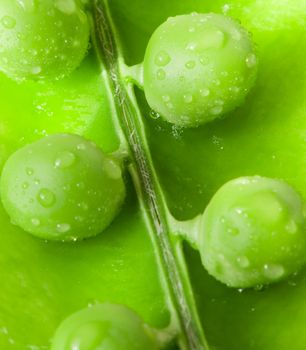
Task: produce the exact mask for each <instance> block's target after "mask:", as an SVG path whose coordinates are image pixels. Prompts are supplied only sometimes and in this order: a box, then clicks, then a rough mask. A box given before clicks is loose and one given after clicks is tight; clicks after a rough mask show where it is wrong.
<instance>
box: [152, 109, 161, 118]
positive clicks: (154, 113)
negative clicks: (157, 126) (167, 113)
mask: <svg viewBox="0 0 306 350" xmlns="http://www.w3.org/2000/svg"><path fill="white" fill-rule="evenodd" d="M150 117H151V118H152V119H158V118H160V114H159V113H157V112H155V111H153V110H151V111H150Z"/></svg>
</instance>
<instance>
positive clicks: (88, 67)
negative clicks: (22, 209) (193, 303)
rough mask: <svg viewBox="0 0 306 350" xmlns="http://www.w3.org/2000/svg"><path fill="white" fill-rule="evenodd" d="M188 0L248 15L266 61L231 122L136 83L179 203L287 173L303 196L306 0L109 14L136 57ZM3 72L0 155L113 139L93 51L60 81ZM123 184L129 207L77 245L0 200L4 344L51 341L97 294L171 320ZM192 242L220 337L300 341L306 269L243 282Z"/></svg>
mask: <svg viewBox="0 0 306 350" xmlns="http://www.w3.org/2000/svg"><path fill="white" fill-rule="evenodd" d="M192 11H198V12H211V11H213V12H216V13H222V12H226V13H228V14H229V15H231V16H233V17H235V18H238V19H240V20H241V22H242V24H243V25H244V26H245V27H246V28H247V29H248V30H249V31H251V32H252V33H253V35H254V41H255V42H256V43H257V45H258V47H257V49H258V55H259V62H260V64H259V67H258V80H257V83H256V85H255V87H254V90H253V91H252V93H251V95H250V96H249V97H248V98H247V100H246V102H245V104H244V105H242V106H241V107H240V108H238V109H237V110H236V111H234V112H232V114H231V115H230V116H229V117H228V118H227V119H226V120H222V121H216V122H214V123H212V124H210V125H207V126H203V127H199V128H197V129H194V130H183V129H181V128H177V127H172V126H169V125H168V124H166V123H165V122H163V121H161V120H153V119H150V118H149V115H150V110H149V108H148V106H147V103H146V101H145V98H144V96H143V93H142V92H140V91H139V92H138V94H137V96H138V101H139V104H140V105H141V109H142V114H143V121H144V124H145V127H146V131H147V135H148V142H149V145H150V149H151V152H152V156H153V160H154V165H155V167H156V169H157V173H158V176H159V181H160V184H161V186H162V189H163V192H164V193H165V195H166V197H167V203H168V205H169V208H170V210H171V212H172V213H173V215H174V216H175V217H176V218H178V219H190V218H192V217H193V216H194V215H197V214H199V213H200V212H203V209H204V208H205V206H206V205H207V203H208V201H209V200H210V198H211V197H212V195H213V193H215V192H216V190H217V189H218V188H219V187H221V185H223V184H224V183H225V182H226V181H228V180H230V179H232V178H235V177H239V176H245V175H254V174H260V175H262V176H269V177H276V178H282V179H284V180H285V181H287V182H288V183H290V184H291V185H292V186H294V187H295V188H296V189H297V190H298V191H299V193H300V194H301V195H302V196H303V197H304V198H306V186H305V180H304V178H305V176H304V171H303V167H304V153H305V150H306V144H305V135H304V134H305V132H304V128H305V126H306V125H305V118H304V114H305V101H304V95H305V69H304V52H305V49H306V47H305V40H303V38H305V34H304V33H305V24H304V22H303V18H304V17H305V9H304V8H303V1H302V0H297V1H295V2H292V1H283V2H282V3H281V4H279V3H277V5H276V2H275V1H274V0H268V1H255V0H246V1H244V2H243V3H241V1H238V0H237V1H220V0H218V1H214V2H210V1H200V0H196V1H194V2H192V4H191V3H190V2H189V1H187V0H186V1H185V0H182V1H179V2H178V1H174V0H169V1H167V2H164V1H162V0H157V1H154V2H151V1H143V0H133V1H132V2H129V3H127V2H125V1H122V0H113V1H111V12H112V16H113V19H114V21H115V25H116V28H117V30H118V33H119V37H120V41H121V43H122V44H123V48H124V53H125V58H126V60H127V63H128V64H131V65H132V64H136V63H138V62H140V61H141V60H142V59H143V55H144V52H145V48H146V44H147V42H148V39H149V36H150V35H151V33H152V32H153V30H154V29H155V28H156V27H157V26H158V25H159V24H160V23H162V22H163V21H164V20H165V19H166V18H167V17H168V16H171V15H172V16H173V15H177V14H182V13H188V12H192ZM144 19H145V20H144ZM0 84H1V88H2V89H1V91H2V97H1V105H0V111H1V117H0V134H1V144H0V150H1V152H0V164H1V166H2V165H3V163H4V161H5V160H6V159H7V157H8V156H9V154H11V153H12V152H13V151H14V150H15V149H17V148H19V147H20V146H22V145H24V144H25V143H28V142H30V141H32V140H35V139H38V138H40V137H41V136H43V135H44V134H46V133H54V132H74V133H78V134H81V135H84V136H86V137H88V138H91V139H93V140H95V141H96V142H97V143H98V144H99V145H100V146H101V148H102V149H103V150H104V151H105V152H111V151H115V150H116V149H117V148H118V145H119V141H118V138H117V135H116V131H115V126H114V125H113V124H112V121H111V120H110V118H109V117H108V116H109V115H110V113H111V107H110V106H109V104H108V99H107V97H106V92H105V87H104V86H103V81H102V79H101V78H100V71H99V66H98V64H97V61H96V58H95V55H94V53H93V50H92V51H91V52H90V54H89V55H88V57H87V58H86V60H85V61H84V62H83V63H82V65H81V67H80V69H79V70H77V71H75V72H74V73H73V74H72V75H71V76H70V77H69V78H66V79H64V80H62V81H59V82H52V83H47V84H45V85H43V86H37V85H36V84H35V83H32V82H28V83H22V84H20V85H17V84H16V83H14V82H12V81H10V80H9V79H7V78H6V77H4V76H2V75H1V77H0ZM16 101H18V103H16ZM128 188H129V190H128V200H127V202H126V205H125V207H124V209H123V211H122V213H121V214H120V216H119V217H118V219H117V220H116V221H115V222H114V223H113V224H112V225H111V226H110V228H109V229H108V230H107V231H106V232H105V235H103V236H101V237H97V238H95V239H93V240H91V241H85V242H81V243H77V244H72V245H69V246H68V245H61V244H58V243H45V242H41V241H38V240H36V239H34V238H32V237H29V236H27V235H25V234H24V232H22V231H21V230H19V229H17V228H16V227H15V226H13V225H12V224H11V223H10V222H9V219H8V217H7V215H6V214H5V213H4V211H3V209H2V208H1V210H0V222H1V234H0V261H1V264H0V273H1V277H2V281H4V282H3V286H2V288H1V292H0V301H1V302H0V347H1V348H4V349H14V350H15V349H16V350H19V349H21V350H23V349H31V347H32V348H35V347H36V348H38V349H46V348H48V342H49V339H50V338H51V337H52V335H53V332H54V330H55V328H56V327H57V325H58V324H59V323H60V321H61V320H62V319H63V318H65V317H66V316H68V315H69V314H71V313H72V312H74V311H77V310H78V309H80V308H83V307H85V306H86V305H88V304H91V303H96V302H97V301H100V302H103V301H105V300H110V301H112V302H118V303H123V304H126V305H128V306H130V307H131V308H133V309H134V310H136V311H137V312H138V313H139V314H140V315H141V316H142V317H143V318H144V320H145V321H146V322H148V323H150V324H151V325H152V326H156V327H163V326H166V325H167V324H168V321H169V314H168V311H167V309H166V306H165V298H166V296H165V295H164V294H163V292H162V287H161V282H160V279H159V276H158V270H157V267H156V264H155V258H154V252H153V249H152V247H151V243H150V240H149V237H148V235H146V234H145V233H146V226H145V223H144V220H143V218H142V217H141V211H140V209H139V205H138V202H137V199H136V196H135V192H134V190H133V188H132V185H131V183H130V182H128ZM135 252H137V253H136V254H135ZM185 254H186V256H187V258H188V267H189V271H190V275H191V277H192V284H193V288H194V290H195V292H196V295H197V306H198V309H199V312H200V316H201V319H202V323H203V326H204V330H205V334H206V336H207V339H208V342H209V344H210V345H211V348H216V349H220V350H226V349H232V350H236V349H237V350H239V349H254V348H255V349H261V350H266V349H269V350H270V349H281V350H283V349H287V348H290V349H294V350H300V349H304V344H305V341H306V339H305V335H304V331H303V330H304V324H305V319H306V302H305V297H304V295H305V289H306V275H305V273H304V272H303V271H302V272H301V273H300V274H299V275H297V276H294V277H293V278H291V279H290V280H288V281H285V282H282V283H279V284H277V285H275V286H273V287H269V288H267V289H263V290H261V291H254V290H248V291H241V290H234V289H229V288H227V287H225V286H223V285H221V284H220V283H218V282H217V281H215V280H214V279H213V278H211V277H209V276H208V275H207V273H206V272H205V270H204V269H203V267H202V265H201V262H200V258H199V255H198V254H197V253H196V252H194V251H193V250H192V249H191V248H190V247H188V246H187V245H186V248H185ZM293 313H294V315H295V317H294V318H292V317H291V315H292V314H293ZM42 323H43V324H44V327H41V324H42ZM221 335H222V336H221ZM292 339H294V345H292ZM293 346H294V347H293Z"/></svg>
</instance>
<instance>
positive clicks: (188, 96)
mask: <svg viewBox="0 0 306 350" xmlns="http://www.w3.org/2000/svg"><path fill="white" fill-rule="evenodd" d="M183 99H184V102H185V103H191V102H192V101H193V97H192V95H191V94H186V95H184V96H183Z"/></svg>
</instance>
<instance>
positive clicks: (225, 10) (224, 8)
mask: <svg viewBox="0 0 306 350" xmlns="http://www.w3.org/2000/svg"><path fill="white" fill-rule="evenodd" d="M230 8H231V6H230V5H229V4H225V5H223V6H222V12H223V14H224V15H226V14H227V13H228V11H229V10H230Z"/></svg>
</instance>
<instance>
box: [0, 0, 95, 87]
mask: <svg viewBox="0 0 306 350" xmlns="http://www.w3.org/2000/svg"><path fill="white" fill-rule="evenodd" d="M88 43H89V21H88V18H87V15H86V13H85V12H84V11H83V9H82V5H81V3H80V2H76V1H72V0H66V1H62V0H43V1H41V0H40V1H16V0H2V1H1V2H0V46H1V52H0V70H1V71H2V72H3V73H5V74H6V75H7V76H8V77H10V78H12V79H14V80H29V79H30V80H45V79H52V80H54V79H60V78H63V77H65V76H67V75H69V74H70V73H71V72H72V71H73V70H75V69H76V68H77V67H78V66H79V65H80V63H81V61H82V60H83V58H84V56H85V54H86V52H87V50H88Z"/></svg>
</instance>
